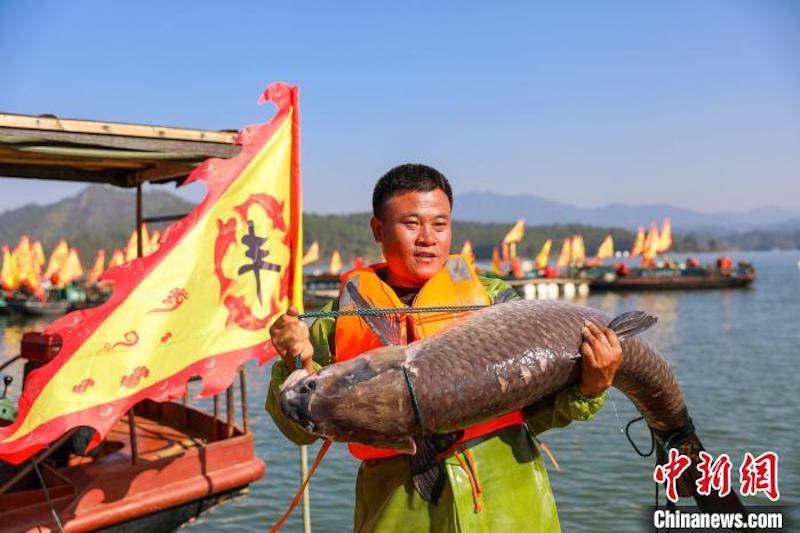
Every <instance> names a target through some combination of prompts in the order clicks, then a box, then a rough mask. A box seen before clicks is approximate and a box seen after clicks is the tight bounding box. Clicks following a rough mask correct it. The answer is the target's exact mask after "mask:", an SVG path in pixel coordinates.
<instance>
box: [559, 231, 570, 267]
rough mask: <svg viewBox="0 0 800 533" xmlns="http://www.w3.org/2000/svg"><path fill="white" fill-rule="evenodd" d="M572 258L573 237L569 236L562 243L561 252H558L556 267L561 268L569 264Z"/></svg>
mask: <svg viewBox="0 0 800 533" xmlns="http://www.w3.org/2000/svg"><path fill="white" fill-rule="evenodd" d="M571 258H572V239H570V238H569V237H567V238H566V239H564V243H563V244H562V245H561V252H560V253H559V254H558V261H557V262H556V267H558V268H561V267H564V266H567V265H568V264H569V263H570V260H571Z"/></svg>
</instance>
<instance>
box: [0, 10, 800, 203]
mask: <svg viewBox="0 0 800 533" xmlns="http://www.w3.org/2000/svg"><path fill="white" fill-rule="evenodd" d="M0 58H1V59H0V65H2V66H1V67H0V111H5V112H14V113H26V114H40V113H54V114H57V115H59V116H63V117H78V118H91V119H98V120H112V121H126V122H141V123H155V124H168V125H176V126H185V127H197V128H209V129H222V128H230V129H235V128H239V127H241V126H243V125H245V124H248V123H252V122H258V121H263V120H265V119H266V118H267V116H268V111H267V110H266V109H265V108H263V107H259V106H257V105H256V98H257V96H258V94H259V93H260V91H261V90H262V89H263V88H264V87H265V86H266V85H268V84H269V82H271V81H273V80H285V81H288V82H291V83H296V84H299V85H300V87H301V111H302V134H303V139H302V142H303V160H302V162H303V175H304V201H305V205H306V209H308V210H310V211H323V212H349V211H364V210H367V209H368V208H369V199H370V194H371V188H372V185H373V183H374V181H375V180H376V179H377V177H379V176H380V175H381V174H382V173H383V172H385V171H386V170H387V169H388V168H390V167H391V166H393V165H395V164H398V163H402V162H406V161H419V162H425V163H429V164H432V165H434V166H437V167H439V168H440V169H441V170H442V171H444V172H445V174H446V175H447V176H448V177H449V178H450V179H451V181H452V182H453V185H454V187H455V189H456V192H458V191H467V190H492V191H496V192H502V193H513V194H516V193H531V194H537V195H540V196H543V197H545V198H549V199H554V200H559V201H564V202H568V203H572V204H575V205H580V206H597V205H603V204H607V203H611V202H623V203H628V204H633V205H641V204H646V203H650V202H655V201H660V202H667V203H671V204H674V205H677V206H681V207H687V208H693V209H697V210H700V211H719V210H744V209H749V208H753V207H757V206H762V205H767V204H772V205H778V206H783V207H787V208H797V207H798V206H800V201H798V198H800V3H797V2H791V1H785V2H779V1H769V0H765V1H755V0H754V1H749V2H747V1H708V2H661V3H654V2H622V1H616V2H558V3H555V2H549V3H543V2H541V3H539V2H536V3H534V2H521V3H504V4H503V5H491V4H490V3H486V2H483V3H469V2H458V3H456V2H452V3H445V2H437V3H433V2H419V3H416V2H402V3H393V4H391V5H390V4H388V3H386V5H378V3H377V2H365V3H343V2H335V3H334V2H319V3H307V2H280V3H277V2H225V3H222V2H217V3H212V2H148V1H137V2H129V3H127V4H126V5H124V6H123V5H121V3H119V2H116V3H114V2H99V1H98V2H88V1H75V2H36V1H31V2H21V1H20V2H15V3H12V2H10V1H8V2H0ZM80 187H81V186H80V185H59V184H53V183H51V182H46V181H28V182H22V181H18V180H8V179H4V180H2V181H0V210H1V209H7V208H9V207H13V206H18V205H21V204H23V203H26V202H29V201H32V200H38V201H39V202H47V201H52V200H54V199H57V198H59V197H62V196H65V195H68V194H72V193H74V192H77V190H79V189H80ZM189 196H192V193H190V194H189ZM194 196H195V197H196V196H197V193H194Z"/></svg>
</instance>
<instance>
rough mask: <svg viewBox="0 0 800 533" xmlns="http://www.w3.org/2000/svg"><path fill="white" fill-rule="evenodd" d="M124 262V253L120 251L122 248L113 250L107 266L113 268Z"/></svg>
mask: <svg viewBox="0 0 800 533" xmlns="http://www.w3.org/2000/svg"><path fill="white" fill-rule="evenodd" d="M124 262H125V254H124V253H122V250H114V252H113V253H112V254H111V259H109V261H108V268H114V267H115V266H119V265H121V264H122V263H124Z"/></svg>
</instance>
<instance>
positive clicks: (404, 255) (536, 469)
mask: <svg viewBox="0 0 800 533" xmlns="http://www.w3.org/2000/svg"><path fill="white" fill-rule="evenodd" d="M452 201H453V198H452V191H451V189H450V184H449V183H448V181H447V179H446V178H445V177H444V176H443V175H442V174H440V173H439V172H438V171H436V170H435V169H433V168H430V167H427V166H425V165H414V164H406V165H401V166H399V167H396V168H394V169H392V170H390V171H389V172H388V173H387V174H386V175H384V176H383V177H382V178H381V179H380V180H379V181H378V183H377V185H376V186H375V190H374V193H373V201H372V202H373V215H374V216H373V218H372V219H371V220H370V226H371V228H372V233H373V236H374V237H375V240H376V241H377V242H378V243H380V245H381V247H382V249H383V255H384V257H385V258H386V262H385V264H381V265H374V266H373V267H370V268H363V269H356V270H355V271H352V272H350V273H348V274H346V275H345V278H346V279H348V280H355V281H356V282H357V286H358V288H359V292H360V293H362V296H365V297H366V299H367V300H368V301H370V302H372V303H373V304H375V306H376V307H404V306H414V307H427V306H435V305H454V304H458V303H461V304H462V305H463V304H464V303H470V302H485V303H499V302H502V301H507V300H509V299H513V298H516V297H517V296H516V294H514V292H513V290H512V289H511V288H510V287H508V285H506V284H505V283H504V282H502V281H501V280H497V279H489V278H483V277H479V276H477V275H476V274H475V272H474V270H473V269H472V267H471V265H468V264H467V263H466V261H465V259H464V258H463V257H461V256H449V252H450V241H451V213H452ZM465 265H467V268H464V266H465ZM465 271H466V272H467V274H466V275H465V274H464V272H465ZM345 298H346V296H345V295H342V299H341V301H342V302H345ZM336 307H337V302H331V303H330V304H328V305H327V306H326V307H325V308H324V309H329V310H330V309H334V308H336ZM296 314H297V313H296V310H294V309H290V310H289V312H288V313H287V314H285V315H283V316H282V317H280V318H279V319H278V320H277V321H276V322H275V324H274V325H273V326H272V327H271V328H270V335H271V339H272V343H273V344H274V346H275V348H276V349H277V350H278V352H279V353H280V355H281V358H282V360H281V361H278V362H277V363H275V365H274V366H273V369H272V381H271V382H270V389H269V393H268V396H267V410H268V411H269V413H270V415H271V416H272V418H273V419H274V420H275V423H276V424H277V425H278V427H279V428H280V429H281V431H282V432H283V433H284V434H285V435H286V436H287V437H288V438H289V439H291V440H292V441H294V442H295V443H297V444H309V443H311V442H313V441H314V440H315V439H316V437H315V436H313V435H311V434H309V433H306V432H305V431H304V430H303V429H301V428H300V427H298V426H297V425H295V424H294V423H293V422H292V421H290V420H288V419H287V418H286V417H284V416H283V414H282V413H281V412H280V410H279V408H278V406H277V396H278V391H279V389H280V386H281V384H282V383H283V381H284V380H285V379H286V377H287V376H288V374H289V373H290V372H291V371H293V370H294V369H295V359H296V356H297V355H298V354H299V355H300V357H301V360H302V364H303V367H304V368H305V369H306V370H308V371H310V372H311V371H314V370H316V369H319V368H320V367H322V366H325V365H328V364H331V363H333V362H336V361H342V360H344V359H349V358H351V357H356V356H358V354H360V353H363V352H364V351H366V350H368V349H370V348H371V347H375V346H378V345H380V341H379V340H378V339H377V336H376V335H374V334H373V333H371V332H370V331H369V328H368V327H367V326H366V324H365V323H364V322H362V319H361V318H359V317H340V318H338V319H336V320H334V319H331V318H328V319H319V320H317V321H316V322H315V323H314V324H313V325H312V326H311V329H310V331H309V329H308V328H307V327H306V326H305V325H304V323H303V322H302V320H300V319H298V318H297V317H296ZM427 317H428V318H427V319H425V320H423V319H422V318H421V317H420V315H411V314H408V315H406V319H405V322H403V323H402V325H403V328H402V330H403V331H404V335H405V336H406V338H407V340H408V341H409V342H411V341H413V340H417V339H420V338H424V337H426V336H428V335H430V334H432V333H434V332H435V331H436V330H438V329H439V328H440V327H442V326H444V325H446V323H447V322H449V321H452V320H454V319H453V318H452V317H449V316H448V317H446V318H444V319H439V320H440V321H441V320H444V322H440V323H437V322H436V320H435V317H432V316H431V315H427ZM582 333H583V336H584V343H583V344H582V345H581V354H582V356H583V359H582V361H583V362H582V367H581V368H582V370H581V378H580V382H579V384H578V385H576V386H575V387H572V388H569V389H567V390H564V391H562V392H560V393H559V394H557V395H555V396H554V397H552V398H549V399H548V400H545V401H542V402H541V403H539V404H537V405H535V406H532V407H531V408H529V409H527V410H526V411H525V412H522V411H517V412H514V413H509V414H508V415H504V416H502V417H499V418H498V419H495V420H493V421H489V422H487V423H484V424H479V425H477V426H472V427H470V428H467V429H466V430H464V431H462V432H458V433H457V434H453V435H449V436H441V437H439V438H438V440H435V441H432V442H433V446H434V447H435V451H436V452H437V453H438V454H439V455H438V457H439V459H440V460H441V462H442V466H437V467H436V468H438V469H439V470H438V472H439V473H440V475H443V476H446V483H444V484H443V485H442V487H443V488H441V490H440V491H439V492H438V493H436V494H434V495H433V497H430V495H428V497H427V500H426V498H425V497H423V495H422V494H421V492H420V491H419V490H416V485H415V482H414V478H413V477H412V469H413V468H414V467H413V466H412V461H410V460H409V459H408V456H407V455H402V454H399V453H398V452H396V451H393V450H385V449H379V448H371V447H369V446H365V445H358V444H351V445H350V451H351V453H352V454H353V455H354V456H355V457H356V458H358V459H360V460H362V463H361V466H360V468H359V472H358V480H357V483H356V504H355V520H354V530H355V531H359V532H360V531H437V532H438V531H470V532H471V531H508V532H511V531H514V532H516V531H558V530H559V523H558V514H557V512H556V507H555V501H554V499H553V494H552V491H551V489H550V484H549V481H548V478H547V470H546V469H545V466H544V463H543V461H542V459H541V457H540V455H539V453H538V451H537V449H536V446H535V444H534V441H533V440H532V438H531V435H536V434H537V433H541V432H542V431H545V430H546V429H549V428H552V427H562V426H565V425H567V424H569V423H570V422H571V421H572V420H588V419H589V418H591V417H592V416H593V415H594V414H595V413H596V412H597V411H598V410H599V409H600V407H601V406H602V404H603V401H604V398H605V391H606V389H608V387H609V386H610V385H611V382H612V381H613V379H614V373H615V372H616V370H617V368H618V367H619V364H620V361H621V357H622V350H621V348H620V346H619V342H618V340H617V338H616V335H615V334H614V332H613V331H611V330H609V329H607V328H606V329H602V330H601V329H600V328H598V327H597V326H595V325H593V324H587V326H586V327H584V329H583V332H582ZM442 479H445V478H442Z"/></svg>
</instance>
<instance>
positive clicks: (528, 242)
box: [0, 185, 800, 265]
mask: <svg viewBox="0 0 800 533" xmlns="http://www.w3.org/2000/svg"><path fill="white" fill-rule="evenodd" d="M143 205H144V214H145V216H148V215H166V214H179V213H185V212H188V211H189V210H190V209H191V208H192V203H191V202H188V201H186V200H184V199H182V198H180V197H178V196H176V195H174V194H172V193H169V192H166V191H149V192H145V193H144V199H143ZM134 209H135V193H134V192H133V191H131V190H124V189H118V188H113V187H107V186H98V185H95V186H90V187H87V188H86V189H84V190H83V191H82V192H80V193H79V194H77V195H76V196H72V197H69V198H65V199H63V200H61V201H59V202H56V203H53V204H49V205H43V206H39V205H27V206H23V207H20V208H18V209H14V210H10V211H6V212H4V213H0V244H2V243H8V244H10V245H12V246H13V245H15V244H16V242H17V241H18V240H19V237H20V235H22V234H23V233H25V234H28V235H30V236H31V237H33V238H36V239H39V240H41V241H42V243H43V245H44V247H45V250H46V251H47V252H49V251H50V250H51V249H52V247H53V246H54V245H55V243H56V242H58V240H59V239H61V238H66V239H68V240H69V241H70V243H71V244H72V245H73V246H75V247H77V248H78V250H79V252H80V255H81V258H82V260H83V262H84V265H86V264H87V263H88V262H89V261H91V259H92V258H93V257H94V254H95V253H96V251H97V249H98V248H105V249H106V250H109V251H110V250H113V249H115V248H121V247H123V246H124V245H125V243H126V242H127V239H128V236H129V235H130V232H131V230H132V229H133V226H134V221H135V212H134ZM524 215H525V213H519V216H524ZM163 227H165V224H161V225H159V226H154V228H153V229H155V228H159V229H163ZM510 227H511V224H508V223H482V222H459V221H456V222H455V223H454V225H453V250H454V251H457V250H459V249H460V248H461V244H462V243H463V241H464V240H465V239H469V240H470V241H472V244H473V247H474V249H475V252H476V254H477V255H478V257H479V258H481V259H487V258H489V257H490V256H491V252H492V247H493V246H494V245H495V244H496V243H498V242H499V241H500V240H501V239H502V238H503V235H505V233H506V232H507V231H508V230H509V229H510ZM609 231H610V232H611V233H612V234H613V236H614V243H615V247H616V248H617V249H622V250H624V249H629V248H630V247H631V245H632V244H633V239H634V234H633V232H632V231H630V230H629V229H624V228H609V227H598V226H590V225H585V224H552V225H537V226H528V227H527V228H526V232H525V239H524V240H523V242H522V243H521V245H520V246H519V249H518V251H519V254H520V255H522V256H525V257H532V256H534V255H535V254H536V253H537V252H538V250H539V248H540V247H541V245H542V243H543V242H544V241H545V240H546V239H548V238H552V239H554V243H553V250H552V254H553V256H555V254H557V253H558V250H559V249H560V246H561V239H563V238H564V237H567V236H569V235H573V234H575V233H581V234H583V237H584V240H585V242H586V250H587V254H588V255H590V256H591V255H593V254H594V252H595V250H596V249H597V246H598V245H599V244H600V241H601V240H602V239H603V238H604V237H605V235H606V234H607V233H608V232H609ZM304 232H305V239H304V240H305V243H306V247H307V246H308V245H309V244H310V243H311V242H313V241H315V240H316V241H319V243H320V248H321V250H320V253H321V255H322V257H323V258H327V257H329V256H330V254H331V251H332V250H333V249H334V248H338V249H339V250H340V251H341V252H342V255H343V256H344V259H345V260H346V261H347V260H350V259H351V258H353V257H356V256H363V257H365V258H367V259H376V258H377V257H379V254H380V252H379V249H378V246H377V245H376V244H375V243H374V242H373V239H372V234H371V232H370V229H369V214H367V213H354V214H346V215H319V214H314V213H306V214H305V215H304ZM776 247H777V248H797V247H800V233H799V232H797V231H786V230H781V231H778V230H775V231H767V230H756V231H750V232H747V233H741V234H730V235H727V236H719V235H713V236H712V235H709V234H704V233H698V232H692V233H688V234H685V235H681V234H677V235H675V236H674V247H673V249H674V250H675V251H678V252H695V251H717V250H736V249H748V250H763V249H772V248H776Z"/></svg>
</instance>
